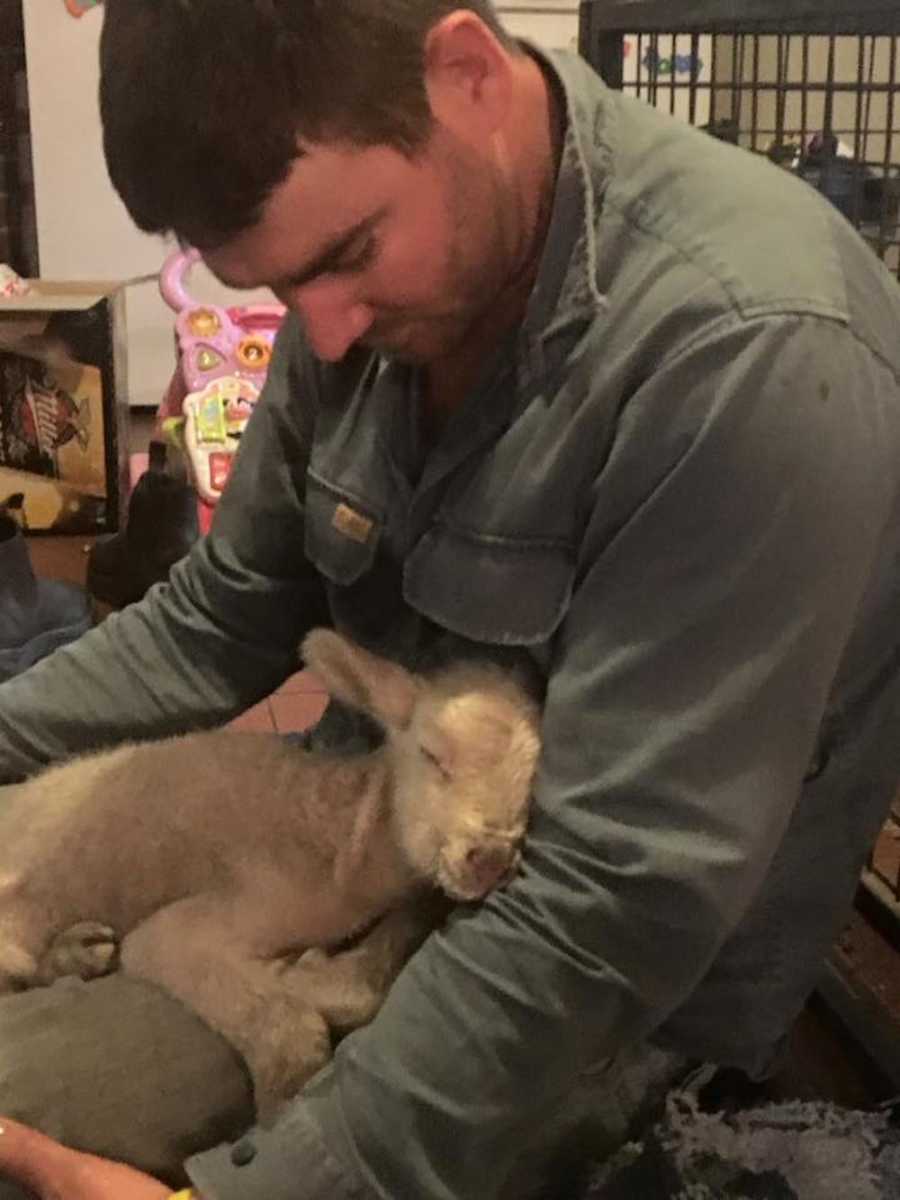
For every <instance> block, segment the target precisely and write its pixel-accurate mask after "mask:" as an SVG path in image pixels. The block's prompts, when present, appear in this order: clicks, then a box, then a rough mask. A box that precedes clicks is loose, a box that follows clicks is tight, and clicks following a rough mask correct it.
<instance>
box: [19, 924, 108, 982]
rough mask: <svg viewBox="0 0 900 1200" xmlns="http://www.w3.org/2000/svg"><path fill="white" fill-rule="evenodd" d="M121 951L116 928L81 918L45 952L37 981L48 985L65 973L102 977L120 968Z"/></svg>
mask: <svg viewBox="0 0 900 1200" xmlns="http://www.w3.org/2000/svg"><path fill="white" fill-rule="evenodd" d="M118 952H119V942H118V938H117V937H116V933H115V930H114V929H111V928H110V927H109V926H108V925H101V924H100V922H99V921H79V922H78V924H76V925H71V926H70V927H69V928H68V929H64V930H63V931H62V933H59V934H57V935H56V937H55V938H54V939H53V940H52V941H51V943H50V945H49V946H48V947H47V949H46V950H45V951H44V953H43V954H42V955H41V958H40V960H39V962H38V965H37V973H36V982H37V983H39V984H41V985H42V986H44V985H47V984H50V983H53V981H54V980H55V979H60V978H62V976H63V975H77V976H78V977H79V978H80V979H99V978H100V976H101V975H109V974H111V972H113V971H114V970H115V969H116V960H117V957H118Z"/></svg>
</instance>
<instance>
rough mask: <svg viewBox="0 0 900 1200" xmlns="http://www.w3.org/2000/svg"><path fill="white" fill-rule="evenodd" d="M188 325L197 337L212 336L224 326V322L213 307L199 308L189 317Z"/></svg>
mask: <svg viewBox="0 0 900 1200" xmlns="http://www.w3.org/2000/svg"><path fill="white" fill-rule="evenodd" d="M188 326H189V327H190V331H191V333H192V334H193V335H194V336H195V337H212V336H213V334H216V333H218V332H219V330H220V329H221V328H222V322H221V321H220V320H219V317H218V314H216V313H214V312H213V311H212V310H211V309H208V308H197V309H195V310H194V311H193V312H192V313H191V314H190V316H189V317H188Z"/></svg>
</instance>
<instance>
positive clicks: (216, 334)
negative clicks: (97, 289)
mask: <svg viewBox="0 0 900 1200" xmlns="http://www.w3.org/2000/svg"><path fill="white" fill-rule="evenodd" d="M199 259H200V254H199V252H198V251H196V250H184V251H182V250H178V251H175V252H174V253H173V254H171V255H170V256H169V257H168V258H167V259H166V261H165V263H164V264H163V268H162V272H161V273H160V280H159V287H160V292H161V293H162V296H163V299H164V300H165V301H166V303H167V304H168V305H169V307H170V308H171V309H172V310H173V311H174V312H175V313H176V320H175V336H176V342H177V348H178V358H179V365H178V368H177V370H176V371H175V374H174V376H173V377H172V382H171V383H170V385H169V389H168V391H167V393H166V395H165V398H164V399H163V402H162V404H161V405H160V409H159V423H160V426H161V428H162V429H163V431H164V432H165V434H166V436H167V437H168V439H169V441H171V442H173V443H174V444H175V445H176V446H177V447H178V449H179V450H181V451H182V452H183V453H184V455H185V456H186V458H187V463H188V469H189V471H190V475H191V479H192V482H193V484H194V487H195V489H196V491H197V495H198V497H199V499H200V526H201V529H202V531H203V532H204V533H205V532H206V531H207V530H208V529H209V523H210V521H211V519H212V511H213V508H214V506H215V505H216V503H217V502H218V500H219V497H220V496H221V494H222V491H223V489H224V487H225V484H226V482H227V480H228V476H229V473H230V471H231V465H232V460H233V458H234V455H235V452H236V451H237V448H238V445H239V443H240V438H241V434H242V433H243V431H244V428H245V426H246V424H247V421H248V420H249V419H250V416H251V414H252V412H253V408H254V405H255V404H256V401H257V399H258V398H259V393H260V391H261V389H262V385H263V383H264V382H265V378H266V374H267V373H268V370H269V363H270V362H271V359H272V345H273V343H274V341H275V335H276V333H277V332H278V329H279V327H280V325H281V322H282V321H283V320H284V316H285V313H286V309H284V308H283V307H282V306H281V305H278V304H254V305H245V306H239V307H233V308H223V307H221V306H219V305H215V304H203V303H201V302H199V301H197V300H195V299H194V298H193V297H192V296H191V295H190V294H189V293H188V291H187V289H186V281H187V276H188V274H189V272H190V269H191V267H192V266H193V265H194V263H196V262H198V261H199Z"/></svg>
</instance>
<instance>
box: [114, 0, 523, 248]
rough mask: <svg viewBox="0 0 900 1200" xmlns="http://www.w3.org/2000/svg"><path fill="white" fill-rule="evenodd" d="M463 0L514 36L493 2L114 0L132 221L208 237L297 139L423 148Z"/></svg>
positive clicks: (121, 180) (256, 194)
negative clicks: (427, 72) (445, 31)
mask: <svg viewBox="0 0 900 1200" xmlns="http://www.w3.org/2000/svg"><path fill="white" fill-rule="evenodd" d="M458 9H468V10H471V11H472V12H475V13H476V14H477V15H478V16H479V17H480V18H481V19H482V20H483V21H484V22H485V23H486V24H487V25H488V26H489V27H490V28H491V29H492V30H493V31H494V32H495V33H496V34H497V36H498V37H500V38H501V40H503V41H504V42H505V43H506V44H508V45H510V46H513V45H514V43H513V42H512V41H511V39H510V38H509V36H508V35H507V34H506V33H505V32H504V31H503V28H502V26H501V25H500V23H499V21H498V19H497V16H496V14H495V12H494V8H493V4H492V2H491V0H468V2H466V0H461V2H460V0H107V3H106V13H105V17H104V24H103V34H102V38H101V44H100V64H101V81H100V109H101V116H102V120H103V135H104V149H105V152H106V162H107V167H108V169H109V174H110V177H111V179H112V182H113V185H114V186H115V188H116V190H117V191H118V193H119V195H120V196H121V197H122V200H123V201H124V203H125V206H126V208H127V209H128V211H129V213H130V214H131V217H132V219H133V220H134V221H135V222H136V224H137V225H138V226H139V227H140V228H141V229H143V230H146V231H147V232H148V233H162V232H169V231H174V232H175V233H177V234H178V236H179V237H180V238H182V239H183V240H184V241H187V242H190V243H193V244H195V245H198V246H200V247H201V248H210V247H211V246H214V245H217V244H220V243H221V242H224V241H227V240H228V238H229V237H231V236H233V235H234V234H236V233H238V232H240V231H242V230H244V229H247V228H249V227H250V226H252V225H253V224H254V223H255V222H256V220H257V219H258V217H259V215H260V211H261V209H262V206H263V204H264V203H265V201H266V199H267V198H268V196H269V195H270V194H271V192H272V191H273V190H274V189H275V188H276V187H277V186H278V184H280V183H281V182H283V181H284V179H285V178H286V177H287V175H288V173H289V171H290V169H291V166H292V164H293V162H294V160H295V159H296V158H297V155H298V150H297V139H298V138H299V137H302V138H304V139H305V140H308V141H311V142H322V141H349V142H352V143H355V144H357V145H359V146H371V145H378V144H386V145H390V146H393V147H395V148H396V149H399V150H401V151H402V152H403V153H405V154H408V155H410V156H412V155H414V154H415V152H416V150H417V149H420V148H421V146H422V145H423V143H424V142H425V140H426V139H427V137H428V134H429V131H430V129H431V112H430V108H429V105H428V99H427V95H426V90H425V80H424V43H425V39H426V35H427V33H428V31H429V29H431V28H432V26H433V25H434V24H436V23H437V22H438V21H439V20H441V19H442V18H443V17H444V16H446V15H447V14H448V13H451V12H454V11H456V10H458Z"/></svg>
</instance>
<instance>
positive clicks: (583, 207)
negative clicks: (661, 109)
mask: <svg viewBox="0 0 900 1200" xmlns="http://www.w3.org/2000/svg"><path fill="white" fill-rule="evenodd" d="M526 48H527V49H528V51H529V53H531V54H533V55H534V56H535V58H537V59H539V60H540V62H541V63H542V65H543V66H544V68H545V70H547V72H548V73H549V75H550V76H551V77H552V78H553V79H555V80H556V81H557V83H558V88H559V93H560V95H561V96H562V97H564V100H565V118H566V129H565V135H564V139H563V147H562V154H561V159H560V167H559V174H558V176H557V182H556V192H555V196H554V202H553V210H552V215H551V218H550V225H549V229H548V233H547V240H546V243H545V245H544V252H543V255H542V258H541V265H540V268H539V270H538V277H537V280H536V282H535V285H534V288H533V290H532V293H531V297H530V299H529V302H528V308H527V310H526V314H525V319H524V321H523V323H522V326H521V333H520V342H519V361H520V370H521V369H522V368H523V367H524V368H525V369H526V370H527V371H528V372H529V374H532V375H533V374H535V373H539V374H541V375H543V374H544V371H545V370H546V367H547V365H548V364H547V362H546V352H547V349H548V346H549V343H551V342H557V340H558V339H560V338H562V339H563V341H565V342H566V344H569V343H570V341H571V340H572V339H574V338H575V337H577V336H578V334H579V333H580V332H581V331H583V329H584V328H585V326H586V325H587V324H589V323H590V322H591V321H592V320H594V319H595V318H596V316H597V314H598V313H600V312H604V311H605V310H606V308H607V304H608V302H607V298H606V297H605V296H604V295H603V293H602V292H601V291H600V290H599V288H598V287H597V234H596V225H597V216H598V210H599V205H600V202H601V200H602V196H603V192H604V190H605V186H606V182H607V180H608V178H609V174H610V168H611V159H612V151H611V147H610V136H611V133H612V129H611V123H612V114H611V112H610V111H609V108H610V106H609V105H607V104H604V103H602V100H603V97H602V93H601V95H600V100H601V102H600V103H599V104H598V102H597V101H598V89H603V88H604V87H605V85H603V84H602V83H600V82H599V80H598V79H597V76H596V75H595V74H594V72H593V71H592V70H591V68H590V67H589V66H588V65H587V63H585V62H584V61H583V60H582V59H581V58H579V57H578V56H577V55H575V54H571V53H569V52H566V51H546V50H542V49H539V48H538V47H536V46H533V45H531V44H530V43H526ZM566 334H568V335H569V336H568V337H566V336H565V335H566ZM553 357H555V355H554V356H553Z"/></svg>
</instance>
